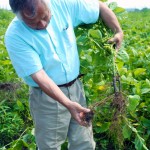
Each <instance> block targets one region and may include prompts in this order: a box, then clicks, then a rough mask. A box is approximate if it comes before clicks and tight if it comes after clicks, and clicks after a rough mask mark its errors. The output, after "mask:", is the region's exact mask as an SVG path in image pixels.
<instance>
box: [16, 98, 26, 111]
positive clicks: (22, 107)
mask: <svg viewBox="0 0 150 150" xmlns="http://www.w3.org/2000/svg"><path fill="white" fill-rule="evenodd" d="M17 106H18V107H19V109H20V110H24V106H23V104H22V103H21V101H20V100H17Z"/></svg>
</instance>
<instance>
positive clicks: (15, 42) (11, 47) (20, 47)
mask: <svg viewBox="0 0 150 150" xmlns="http://www.w3.org/2000/svg"><path fill="white" fill-rule="evenodd" d="M14 35H15V34H14ZM5 45H6V49H7V51H8V54H9V56H10V59H11V61H12V64H13V66H14V68H15V70H16V72H17V74H18V76H19V77H21V78H24V77H27V76H29V75H31V74H33V73H35V72H37V71H39V70H40V69H42V64H41V61H40V58H39V55H38V53H37V52H36V51H35V50H34V49H33V47H31V46H30V45H28V44H27V43H26V42H25V41H24V40H23V39H21V38H20V37H18V36H17V35H15V36H9V35H5Z"/></svg>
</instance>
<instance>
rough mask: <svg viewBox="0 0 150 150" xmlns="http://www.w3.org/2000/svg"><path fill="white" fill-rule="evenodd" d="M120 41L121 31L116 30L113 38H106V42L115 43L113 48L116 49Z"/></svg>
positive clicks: (119, 45) (121, 37)
mask: <svg viewBox="0 0 150 150" xmlns="http://www.w3.org/2000/svg"><path fill="white" fill-rule="evenodd" d="M122 41H123V32H118V33H116V34H115V35H114V37H113V38H111V39H110V40H108V43H110V44H115V49H116V50H117V51H118V50H119V49H120V47H121V43H122Z"/></svg>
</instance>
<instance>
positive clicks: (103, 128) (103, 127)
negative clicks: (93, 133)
mask: <svg viewBox="0 0 150 150" xmlns="http://www.w3.org/2000/svg"><path fill="white" fill-rule="evenodd" d="M97 125H98V126H99V129H98V133H103V132H106V131H107V130H108V129H109V127H110V122H105V123H103V124H101V123H99V124H97Z"/></svg>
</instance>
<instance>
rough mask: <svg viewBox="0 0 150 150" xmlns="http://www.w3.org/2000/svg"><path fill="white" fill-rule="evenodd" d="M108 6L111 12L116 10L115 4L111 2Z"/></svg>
mask: <svg viewBox="0 0 150 150" xmlns="http://www.w3.org/2000/svg"><path fill="white" fill-rule="evenodd" d="M108 6H109V8H110V9H111V10H114V9H116V8H117V3H116V2H111V3H110V4H109V5H108Z"/></svg>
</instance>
